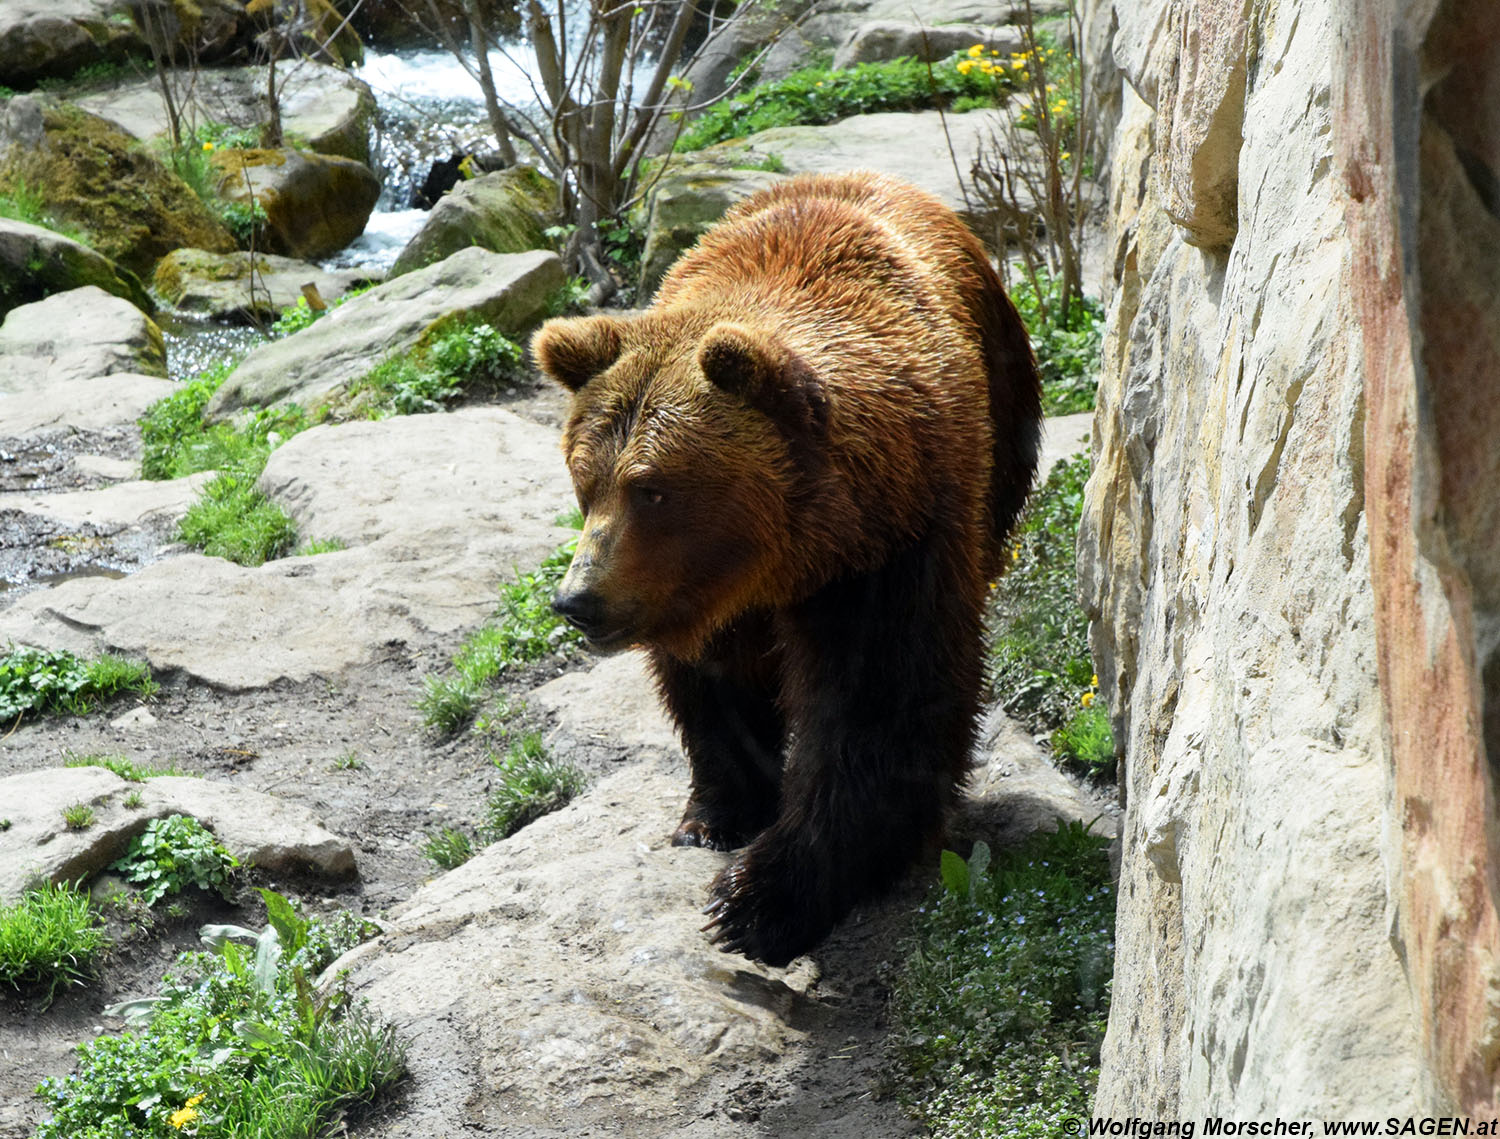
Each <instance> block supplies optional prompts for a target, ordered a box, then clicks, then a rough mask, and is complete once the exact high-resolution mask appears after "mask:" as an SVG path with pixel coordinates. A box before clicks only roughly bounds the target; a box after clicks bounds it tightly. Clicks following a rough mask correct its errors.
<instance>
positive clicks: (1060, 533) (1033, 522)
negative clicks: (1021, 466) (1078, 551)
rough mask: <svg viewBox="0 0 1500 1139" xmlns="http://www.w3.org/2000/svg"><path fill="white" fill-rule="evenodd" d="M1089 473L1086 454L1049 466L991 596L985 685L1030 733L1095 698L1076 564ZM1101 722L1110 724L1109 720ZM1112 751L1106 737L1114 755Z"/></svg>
mask: <svg viewBox="0 0 1500 1139" xmlns="http://www.w3.org/2000/svg"><path fill="white" fill-rule="evenodd" d="M1088 473H1089V459H1088V456H1087V455H1075V456H1074V457H1073V458H1071V459H1064V460H1062V461H1061V462H1059V463H1058V464H1057V465H1056V466H1055V467H1053V468H1052V472H1051V474H1049V475H1048V476H1047V481H1046V482H1045V483H1044V484H1043V485H1042V487H1041V489H1040V490H1038V491H1036V493H1034V494H1033V495H1032V497H1031V501H1030V503H1029V504H1028V506H1027V508H1026V514H1025V516H1024V517H1023V519H1022V521H1021V526H1020V529H1019V532H1018V533H1017V535H1016V537H1015V540H1014V541H1015V547H1014V556H1013V560H1012V562H1011V565H1010V568H1009V569H1008V570H1007V571H1006V573H1005V576H1003V577H1002V578H1001V579H1000V580H999V582H998V583H997V584H996V586H995V589H994V591H993V593H992V595H991V596H992V604H991V610H990V628H991V629H992V630H993V631H994V636H993V640H992V642H991V650H990V685H991V688H992V690H993V692H994V694H995V696H996V698H997V699H998V700H999V701H1000V702H1001V704H1003V705H1004V707H1005V710H1006V712H1008V713H1009V714H1010V715H1012V716H1014V717H1015V718H1017V719H1019V720H1020V721H1021V722H1022V723H1024V724H1025V725H1026V726H1027V728H1029V729H1030V730H1031V731H1032V732H1053V731H1055V730H1057V729H1059V728H1062V727H1064V725H1067V724H1069V723H1070V722H1071V721H1072V720H1073V719H1074V717H1075V716H1076V715H1077V713H1078V712H1079V711H1080V709H1085V710H1086V709H1088V708H1090V707H1092V706H1093V704H1094V699H1095V696H1094V693H1095V687H1096V681H1095V679H1094V675H1093V674H1094V665H1093V661H1092V659H1091V657H1090V656H1089V643H1088V619H1087V618H1086V617H1085V616H1084V614H1083V610H1082V609H1081V608H1080V607H1079V605H1078V575H1077V571H1076V569H1075V563H1074V557H1075V553H1074V550H1075V547H1076V545H1077V542H1078V522H1079V518H1080V516H1081V515H1082V512H1083V486H1084V483H1085V482H1086V481H1087V479H1088ZM1103 726H1104V728H1105V730H1106V731H1107V730H1108V722H1107V720H1106V721H1105V723H1104V725H1103ZM1062 738H1063V739H1067V738H1068V737H1066V736H1064V737H1062ZM1098 751H1099V749H1098V748H1095V751H1094V754H1098ZM1113 752H1114V747H1113V742H1112V741H1111V742H1110V744H1109V745H1108V753H1109V756H1110V760H1111V761H1112V759H1113ZM1061 758H1064V759H1083V758H1084V757H1083V756H1081V755H1074V754H1066V753H1061ZM1091 762H1094V763H1096V764H1099V761H1097V760H1095V761H1091ZM1099 765H1101V766H1102V765H1103V764H1099Z"/></svg>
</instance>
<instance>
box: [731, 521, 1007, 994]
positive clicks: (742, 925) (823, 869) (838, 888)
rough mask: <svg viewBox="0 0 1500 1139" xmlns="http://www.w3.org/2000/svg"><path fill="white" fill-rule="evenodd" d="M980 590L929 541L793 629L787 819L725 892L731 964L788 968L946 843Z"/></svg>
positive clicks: (817, 604) (964, 759)
mask: <svg viewBox="0 0 1500 1139" xmlns="http://www.w3.org/2000/svg"><path fill="white" fill-rule="evenodd" d="M949 549H952V547H949ZM977 579H978V574H977V573H969V572H967V570H966V569H964V568H957V569H955V568H953V567H952V564H951V562H950V563H948V564H947V565H945V564H944V558H943V553H942V546H941V545H940V544H939V543H938V542H937V541H935V540H931V539H929V540H927V541H925V542H922V543H919V544H918V545H917V546H916V547H914V548H912V549H910V550H907V551H906V552H904V553H902V554H900V555H898V556H896V557H895V558H893V559H892V560H891V562H889V563H888V564H887V565H886V566H885V567H884V568H882V569H880V570H878V571H876V572H874V573H871V574H866V575H862V576H859V577H854V578H848V579H844V580H841V581H838V582H834V583H832V584H831V585H828V586H826V587H824V588H823V589H822V590H820V591H819V592H818V593H817V594H815V595H814V596H813V597H812V598H810V599H809V600H808V601H806V602H805V603H803V604H802V605H800V606H798V607H796V608H795V609H794V610H791V611H788V612H787V613H786V614H785V615H784V617H783V621H784V627H781V628H779V630H778V631H779V633H780V636H781V640H782V644H783V646H784V652H785V654H786V656H785V663H784V670H783V671H784V682H783V700H784V702H785V703H784V706H785V708H786V710H787V713H788V719H789V723H790V727H791V734H792V745H791V751H790V754H789V756H788V758H787V765H786V772H785V774H784V776H783V780H782V796H781V809H780V811H779V813H778V816H777V819H776V821H775V822H774V823H773V824H772V825H771V826H770V827H769V828H768V829H767V830H765V831H763V832H762V833H761V834H760V836H759V837H758V838H757V839H756V840H755V841H754V842H753V843H752V844H751V845H750V846H749V847H747V848H746V849H745V850H743V851H741V852H740V854H739V856H738V857H737V858H735V860H734V861H733V862H732V863H730V865H729V866H728V867H726V868H725V869H724V871H723V872H722V873H721V874H720V875H719V877H718V878H717V879H716V880H715V881H714V884H713V887H712V894H713V900H712V901H711V903H710V905H709V907H708V910H707V911H706V912H708V913H709V915H710V917H711V920H710V922H709V924H708V926H706V927H705V928H706V929H709V930H711V931H712V934H713V936H714V937H715V939H716V940H717V941H718V942H719V943H720V944H721V945H722V946H723V947H724V948H725V949H726V950H738V951H740V952H742V953H744V954H745V955H746V956H747V957H752V958H756V959H759V960H761V961H765V962H767V963H768V964H772V965H784V964H786V963H787V962H788V961H790V960H791V959H792V958H793V957H796V956H797V955H798V954H800V953H803V952H805V951H807V950H808V949H810V948H812V946H814V945H815V944H816V943H817V942H818V941H820V940H821V939H822V938H823V937H824V936H825V935H826V934H827V933H828V932H829V930H830V929H832V928H833V926H834V924H835V923H836V922H838V921H839V919H841V918H842V917H843V916H844V915H845V914H846V913H848V911H849V910H850V908H851V907H853V906H854V905H855V904H857V903H858V902H860V901H862V900H865V899H867V898H870V897H872V896H874V895H876V894H878V893H880V892H882V891H883V890H885V889H886V888H887V887H889V886H890V885H891V884H892V883H893V882H894V881H895V880H896V879H897V878H898V877H899V876H900V875H901V874H902V873H903V872H904V871H905V870H906V868H907V867H908V866H909V865H910V864H911V862H912V860H913V859H914V858H915V857H916V856H917V855H918V854H919V853H920V852H922V851H923V850H925V849H927V848H928V847H929V846H930V845H931V844H932V843H933V841H934V840H935V839H936V838H937V837H938V835H939V833H940V832H941V829H942V822H943V815H944V812H945V810H946V809H947V808H948V807H949V806H950V805H951V804H952V802H953V801H954V799H955V798H956V797H957V791H958V788H959V785H960V783H961V781H962V779H963V777H964V774H965V772H966V771H967V768H968V763H969V754H970V750H971V748H972V746H973V741H974V721H975V717H976V715H977V711H978V698H979V685H980V676H981V673H980V654H981V635H980V633H981V607H982V604H983V594H982V589H983V587H982V585H980V584H979V583H978V580H977ZM976 593H977V594H978V596H976Z"/></svg>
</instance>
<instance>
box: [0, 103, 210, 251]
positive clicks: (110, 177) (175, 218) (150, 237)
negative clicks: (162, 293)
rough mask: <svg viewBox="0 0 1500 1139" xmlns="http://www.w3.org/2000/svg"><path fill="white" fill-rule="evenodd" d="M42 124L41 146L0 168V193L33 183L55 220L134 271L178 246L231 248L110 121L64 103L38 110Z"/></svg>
mask: <svg viewBox="0 0 1500 1139" xmlns="http://www.w3.org/2000/svg"><path fill="white" fill-rule="evenodd" d="M42 123H43V126H44V128H45V130H46V142H45V144H44V145H42V146H40V147H37V148H36V149H34V150H29V151H28V150H25V149H24V148H21V147H16V148H13V149H12V151H11V152H10V154H9V155H8V156H7V159H6V161H5V163H4V165H3V166H0V192H6V191H9V190H13V189H14V188H16V187H17V186H25V185H30V186H34V187H36V188H37V189H38V190H39V191H40V192H41V193H42V194H43V195H44V197H45V199H46V201H47V203H48V206H49V208H50V209H51V211H52V212H53V213H54V214H55V215H56V216H57V218H58V219H59V220H60V221H63V222H65V223H67V224H68V225H71V226H73V227H76V228H77V229H79V230H81V231H82V232H84V233H86V234H87V235H88V236H89V237H90V239H91V240H92V242H93V245H94V247H95V248H96V249H98V251H99V252H100V253H103V254H104V255H105V256H106V257H109V258H110V259H111V260H114V261H116V262H118V263H119V264H121V265H123V266H125V268H127V269H129V270H130V271H131V272H133V273H136V274H138V275H140V276H149V275H150V273H151V269H152V267H153V266H154V265H155V264H156V262H157V261H158V260H159V259H160V258H162V257H164V256H165V255H166V254H167V253H169V252H170V251H172V250H173V249H179V248H181V247H183V246H192V247H194V248H197V249H208V250H213V251H218V252H223V253H228V252H229V251H230V250H232V249H233V248H234V240H233V238H231V237H230V235H229V231H228V230H227V229H225V228H224V226H223V225H222V224H221V223H220V222H219V221H218V219H216V218H215V217H214V216H213V214H212V213H211V212H210V211H209V209H208V207H207V206H205V205H204V204H203V203H202V201H200V200H199V198H198V196H197V195H196V194H194V193H193V191H192V190H191V189H189V188H188V185H187V183H185V182H184V181H183V180H182V179H181V178H179V177H178V176H177V175H176V174H174V173H173V172H172V171H170V170H168V169H167V168H166V167H165V166H163V165H162V164H161V163H160V162H158V161H157V160H156V159H155V158H154V157H152V155H151V154H150V153H148V152H147V151H146V150H145V149H143V148H142V147H141V146H140V144H139V143H137V142H136V141H135V139H133V138H131V137H130V135H128V134H126V133H125V132H124V131H121V130H120V129H119V128H117V127H115V126H114V125H113V124H112V123H109V122H107V121H105V120H104V119H102V118H100V117H98V116H97V115H91V114H89V113H88V112H87V111H84V110H83V109H82V108H80V107H75V106H71V105H68V104H61V105H56V106H52V107H49V108H47V109H46V110H44V112H43V116H42Z"/></svg>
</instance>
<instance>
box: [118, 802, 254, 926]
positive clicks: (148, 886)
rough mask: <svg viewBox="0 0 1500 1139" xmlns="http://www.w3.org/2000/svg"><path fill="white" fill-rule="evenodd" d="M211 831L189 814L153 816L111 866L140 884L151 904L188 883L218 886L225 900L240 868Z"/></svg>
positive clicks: (128, 879) (237, 861)
mask: <svg viewBox="0 0 1500 1139" xmlns="http://www.w3.org/2000/svg"><path fill="white" fill-rule="evenodd" d="M239 864H240V863H239V859H237V858H235V856H234V855H233V854H231V853H230V852H229V850H228V848H226V847H225V846H224V844H223V843H221V842H219V840H218V839H216V838H214V836H213V832H211V831H210V830H208V829H207V828H206V827H205V826H204V825H203V824H202V823H200V822H199V821H198V820H197V819H195V818H193V817H192V816H191V815H169V816H167V817H166V818H164V819H153V820H151V822H149V823H147V824H146V829H145V830H144V831H142V832H141V833H140V834H138V835H136V837H135V838H134V839H132V840H131V842H130V849H129V850H127V851H126V852H125V855H124V857H122V858H120V859H119V860H118V861H116V862H114V863H112V864H111V865H110V869H111V870H118V871H119V872H120V873H121V874H122V875H124V877H125V880H126V881H127V882H133V883H135V884H136V885H138V886H140V887H141V896H142V897H143V898H145V900H146V903H147V904H148V905H155V904H156V903H157V902H158V901H159V900H160V899H162V898H163V897H165V896H166V895H168V894H176V893H179V892H181V891H182V889H183V888H184V887H187V886H197V887H198V888H199V889H202V890H216V891H218V893H219V894H220V896H221V897H224V898H225V899H227V898H228V897H229V893H230V889H231V886H232V884H233V880H234V871H235V870H236V869H237V868H238V867H239Z"/></svg>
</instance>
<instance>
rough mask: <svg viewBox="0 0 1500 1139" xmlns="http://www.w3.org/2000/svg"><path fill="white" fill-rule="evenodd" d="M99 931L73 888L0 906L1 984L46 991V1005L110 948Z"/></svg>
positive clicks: (30, 894) (41, 891)
mask: <svg viewBox="0 0 1500 1139" xmlns="http://www.w3.org/2000/svg"><path fill="white" fill-rule="evenodd" d="M102 926H103V922H102V920H101V919H100V917H99V914H98V913H97V912H96V911H95V910H94V908H93V907H92V906H91V905H90V904H89V898H88V895H87V894H86V893H85V892H84V891H83V890H82V889H81V888H79V887H78V886H76V885H72V884H69V883H66V882H64V883H61V884H59V885H56V886H53V885H46V886H40V887H38V888H37V889H35V890H28V891H27V892H26V893H25V894H23V895H22V897H21V900H20V901H19V902H17V903H16V904H15V905H13V906H0V983H4V984H7V985H9V986H11V987H12V988H14V989H18V990H28V989H37V990H45V992H46V999H47V1000H48V1001H49V1002H50V1001H51V1000H52V998H53V997H54V996H56V995H57V992H58V990H59V989H64V988H67V987H68V986H69V985H81V984H83V983H84V982H85V981H87V980H88V978H89V977H90V976H92V974H93V971H94V965H95V962H96V961H97V959H98V957H99V955H100V953H102V952H103V951H104V949H105V947H106V946H107V945H108V944H109V939H108V938H107V937H106V936H105V934H104V930H103V928H102Z"/></svg>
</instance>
